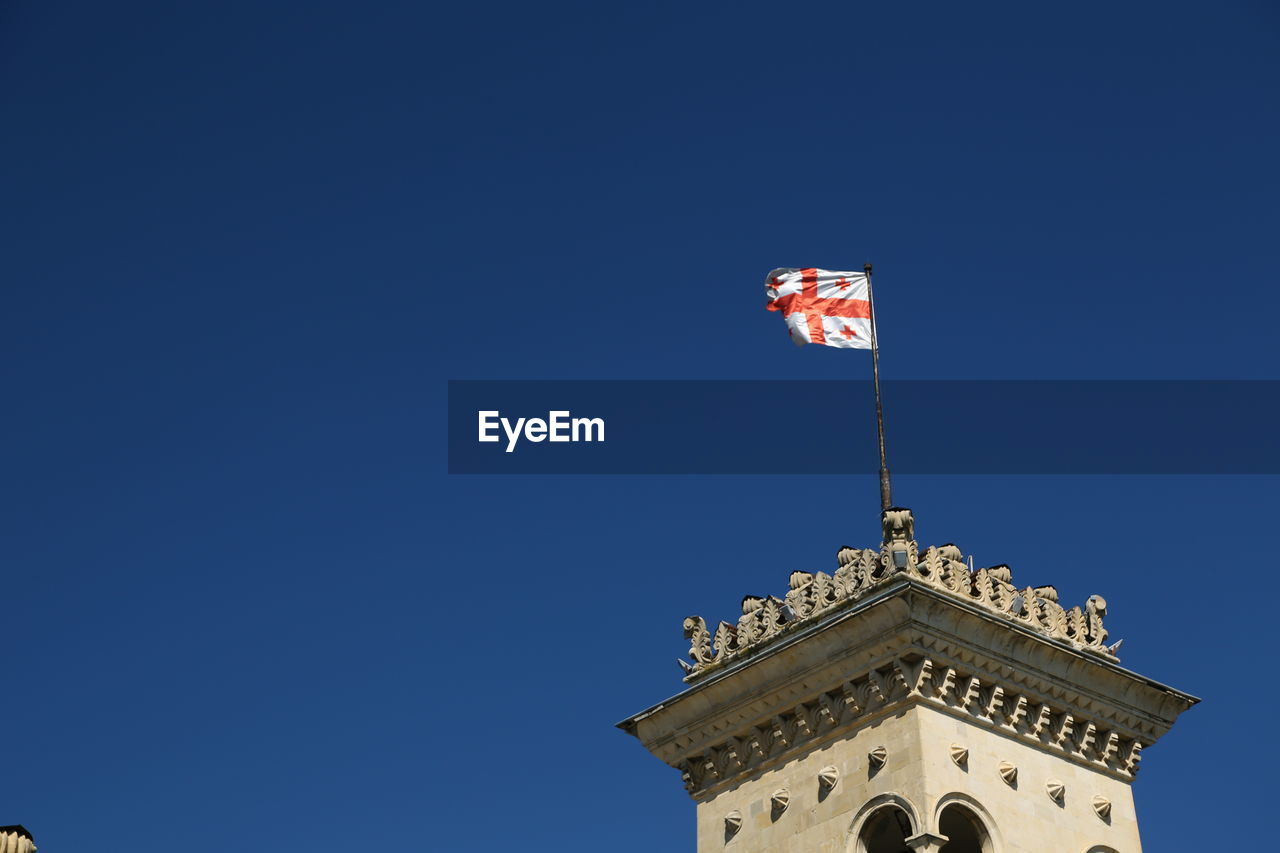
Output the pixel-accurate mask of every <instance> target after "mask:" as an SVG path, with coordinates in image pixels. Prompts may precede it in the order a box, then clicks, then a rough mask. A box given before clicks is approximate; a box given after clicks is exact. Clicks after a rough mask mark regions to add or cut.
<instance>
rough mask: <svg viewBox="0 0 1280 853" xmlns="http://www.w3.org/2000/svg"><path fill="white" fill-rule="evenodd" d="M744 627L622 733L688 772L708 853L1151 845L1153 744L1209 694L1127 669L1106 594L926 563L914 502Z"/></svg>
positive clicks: (1118, 852) (697, 649)
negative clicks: (1144, 841)
mask: <svg viewBox="0 0 1280 853" xmlns="http://www.w3.org/2000/svg"><path fill="white" fill-rule="evenodd" d="M882 521H883V527H884V541H883V543H882V545H881V547H880V548H879V549H878V550H857V549H853V548H843V549H841V550H840V552H839V554H838V555H837V561H838V563H839V567H838V568H837V569H836V571H835V573H834V574H832V575H827V574H825V573H823V572H817V573H815V574H810V573H808V572H794V573H792V575H791V582H790V590H789V591H788V592H787V593H786V595H785V596H784V597H783V598H777V597H774V596H769V597H767V598H756V597H747V598H746V599H744V600H743V603H742V616H741V618H740V619H738V621H737V624H729V623H727V622H721V623H720V625H719V627H718V628H716V629H715V631H714V632H712V631H710V630H709V629H708V628H707V625H706V623H705V622H704V621H703V620H702V619H701V618H700V617H696V616H693V617H690V618H688V619H686V620H685V622H684V632H685V637H686V638H688V639H689V640H690V641H691V647H690V649H689V654H690V656H691V658H692V660H693V663H692V665H690V664H685V663H683V662H682V666H684V667H685V671H686V676H685V681H686V682H687V683H688V688H687V689H686V690H684V691H683V692H682V693H679V694H678V695H676V696H675V697H673V698H671V699H668V700H667V701H665V702H662V703H661V704H658V705H655V706H653V707H652V708H650V709H648V710H647V711H642V712H641V713H639V714H636V715H635V716H634V717H631V718H630V719H628V720H626V721H624V722H622V723H620V724H619V726H620V728H622V729H623V730H625V731H627V732H629V733H631V734H633V735H635V736H636V737H637V738H639V740H640V742H641V743H643V744H644V746H645V748H646V749H648V750H649V751H650V752H652V753H653V754H654V755H656V756H657V757H658V758H660V759H662V760H663V761H664V762H666V763H667V764H669V765H671V766H672V767H675V768H676V769H678V770H679V771H680V773H681V775H682V776H683V778H684V783H685V787H686V789H687V790H688V792H689V794H690V795H691V796H692V797H693V799H694V800H695V801H696V803H697V815H698V820H697V825H698V851H699V853H721V852H722V851H723V853H757V851H785V853H903V851H913V850H915V851H941V853H979V852H980V851H981V853H1139V851H1140V850H1141V842H1140V841H1139V836H1138V821H1137V816H1136V815H1135V814H1134V805H1133V795H1132V792H1131V790H1130V785H1131V784H1132V782H1133V778H1134V774H1135V773H1137V771H1138V761H1139V758H1140V757H1141V754H1142V750H1143V749H1145V748H1146V747H1148V746H1150V745H1151V744H1153V743H1155V741H1156V740H1157V739H1159V738H1160V736H1161V735H1163V734H1164V733H1165V732H1166V731H1168V730H1169V728H1170V726H1172V725H1173V722H1174V720H1175V719H1176V718H1177V716H1178V715H1179V714H1180V713H1182V712H1183V711H1185V710H1186V709H1188V708H1190V707H1191V706H1192V705H1193V704H1195V703H1196V702H1197V701H1198V700H1197V699H1195V698H1194V697H1192V696H1189V695H1187V694H1186V693H1182V692H1179V691H1177V690H1174V689H1173V688H1171V687H1166V686H1164V685H1162V684H1159V683H1157V682H1154V681H1152V680H1150V679H1148V678H1144V677H1142V676H1140V675H1137V674H1135V673H1133V672H1130V671H1128V670H1126V669H1124V668H1122V667H1121V666H1120V665H1119V662H1118V659H1117V657H1116V654H1115V652H1116V648H1117V647H1118V645H1119V644H1118V643H1116V644H1114V645H1112V646H1108V645H1107V631H1106V629H1105V628H1104V627H1103V617H1104V616H1105V614H1106V602H1105V601H1104V600H1103V599H1102V598H1100V597H1098V596H1096V595H1095V596H1092V597H1091V598H1090V599H1089V600H1088V602H1087V603H1086V604H1085V606H1084V607H1083V608H1080V607H1072V608H1071V609H1069V610H1068V609H1065V608H1064V607H1063V606H1062V605H1060V604H1059V603H1058V596H1057V593H1056V591H1055V590H1054V589H1053V587H1050V586H1042V587H1034V588H1033V587H1026V588H1024V589H1019V588H1018V587H1017V586H1015V585H1014V582H1013V578H1012V576H1011V573H1010V570H1009V568H1008V567H1007V566H994V567H991V568H983V569H978V570H977V571H971V570H970V568H969V566H968V565H966V563H965V559H964V557H963V556H962V554H961V552H960V549H959V548H957V547H956V546H954V545H943V546H941V547H931V548H928V549H926V550H924V551H921V550H920V549H919V547H918V546H917V544H916V542H915V532H914V521H913V519H912V516H911V512H910V510H906V509H890V510H887V511H886V512H884V514H883V517H882Z"/></svg>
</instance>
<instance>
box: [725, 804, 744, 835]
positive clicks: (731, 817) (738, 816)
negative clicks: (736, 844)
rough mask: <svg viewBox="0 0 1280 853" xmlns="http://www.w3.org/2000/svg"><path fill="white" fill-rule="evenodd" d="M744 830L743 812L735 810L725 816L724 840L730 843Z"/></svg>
mask: <svg viewBox="0 0 1280 853" xmlns="http://www.w3.org/2000/svg"><path fill="white" fill-rule="evenodd" d="M740 829H742V812H740V811H738V810H737V809H734V810H733V811H731V812H729V813H728V814H727V815H725V816H724V840H725V841H728V840H729V839H730V838H733V837H734V836H735V835H737V834H738V830H740Z"/></svg>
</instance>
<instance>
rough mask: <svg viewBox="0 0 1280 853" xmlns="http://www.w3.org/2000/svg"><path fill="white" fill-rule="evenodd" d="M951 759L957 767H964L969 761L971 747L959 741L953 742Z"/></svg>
mask: <svg viewBox="0 0 1280 853" xmlns="http://www.w3.org/2000/svg"><path fill="white" fill-rule="evenodd" d="M951 760H952V761H954V762H955V763H956V766H957V767H964V766H965V764H966V763H968V761H969V748H968V747H967V746H961V745H960V744H958V743H953V744H951Z"/></svg>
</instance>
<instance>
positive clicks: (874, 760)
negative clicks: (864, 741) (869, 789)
mask: <svg viewBox="0 0 1280 853" xmlns="http://www.w3.org/2000/svg"><path fill="white" fill-rule="evenodd" d="M888 760H889V750H887V749H885V748H884V747H883V746H877V747H876V748H875V749H873V750H871V751H870V752H868V753H867V761H868V762H870V763H871V767H872V769H874V770H879V769H880V768H881V767H884V765H885V762H886V761H888Z"/></svg>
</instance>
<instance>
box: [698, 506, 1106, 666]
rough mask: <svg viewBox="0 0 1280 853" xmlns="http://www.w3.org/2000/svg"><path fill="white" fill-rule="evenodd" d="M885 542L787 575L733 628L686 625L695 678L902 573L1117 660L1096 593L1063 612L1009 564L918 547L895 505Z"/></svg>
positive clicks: (906, 514)
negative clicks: (781, 588)
mask: <svg viewBox="0 0 1280 853" xmlns="http://www.w3.org/2000/svg"><path fill="white" fill-rule="evenodd" d="M881 522H882V525H883V528H884V541H883V543H881V546H880V548H879V549H871V548H868V549H857V548H848V547H845V548H841V549H840V550H839V552H838V553H837V554H836V562H837V563H838V564H839V567H838V568H837V569H836V571H835V573H834V574H830V575H829V574H827V573H826V572H801V571H797V572H792V573H791V577H790V579H789V583H788V586H789V587H790V589H789V590H788V592H787V594H786V597H785V599H783V598H777V597H775V596H772V595H768V596H757V595H749V596H746V597H745V598H743V600H742V615H741V617H739V619H738V621H737V623H736V624H732V623H729V622H721V623H720V624H719V626H718V627H717V628H716V629H715V631H714V632H713V631H711V629H710V628H709V627H708V626H707V623H706V621H705V620H703V619H702V617H700V616H690V617H689V618H687V619H685V620H684V636H685V639H686V640H689V657H690V659H691V660H692V661H693V664H692V666H690V665H688V664H682V669H683V670H684V671H685V673H686V675H685V680H686V681H693V680H696V679H697V678H699V677H700V676H701V675H703V674H704V673H706V672H709V671H711V670H713V669H716V668H717V667H720V666H722V665H724V664H726V663H728V662H729V661H731V660H733V659H734V658H737V657H740V656H742V655H744V654H747V653H749V652H750V651H752V650H754V649H755V648H757V647H759V646H761V645H764V644H766V643H769V642H772V641H773V639H774V638H775V637H778V636H780V635H782V634H785V633H788V632H789V631H791V630H792V629H793V628H795V627H797V626H798V625H801V624H803V623H805V622H808V621H809V620H812V619H815V618H817V617H819V616H821V615H824V614H826V613H828V612H830V611H832V610H834V609H837V608H840V607H843V606H845V605H849V604H851V603H852V602H854V601H856V600H858V599H860V598H862V597H863V596H864V595H866V594H868V593H869V592H870V591H871V590H872V589H874V588H875V587H877V586H878V585H880V584H882V583H884V582H886V581H888V580H891V579H893V578H896V577H899V576H901V575H906V576H908V577H910V578H912V579H913V580H916V581H919V582H923V583H926V584H929V585H930V586H933V587H937V588H938V589H942V590H945V591H946V592H947V593H948V594H950V595H953V596H955V597H957V598H962V599H965V600H966V601H970V602H973V603H976V604H978V605H980V606H982V607H984V608H986V609H987V610H990V611H992V612H994V613H997V614H999V615H1000V616H1002V617H1003V618H1005V619H1008V620H1010V621H1013V622H1017V623H1018V624H1020V625H1023V626H1025V627H1029V628H1031V629H1032V630H1035V631H1037V632H1039V633H1041V634H1044V635H1046V636H1049V637H1052V638H1054V639H1056V640H1061V641H1062V642H1065V643H1067V644H1069V645H1071V646H1072V647H1074V648H1077V649H1080V650H1082V651H1086V652H1090V653H1092V654H1096V655H1099V656H1101V657H1104V658H1107V659H1109V660H1116V659H1117V658H1116V655H1115V651H1116V649H1118V648H1119V644H1115V645H1112V646H1108V645H1106V639H1107V629H1106V628H1104V627H1103V624H1102V619H1103V617H1104V616H1106V615H1107V602H1106V600H1105V599H1104V598H1102V596H1099V595H1093V596H1090V597H1089V600H1088V601H1086V602H1085V606H1084V607H1083V608H1080V607H1072V608H1071V609H1070V610H1067V609H1065V608H1063V606H1062V605H1061V604H1059V603H1058V592H1057V590H1056V589H1054V588H1053V587H1052V586H1038V587H1026V588H1024V589H1018V588H1017V587H1016V586H1014V584H1013V573H1012V571H1011V570H1010V569H1009V567H1008V566H1005V565H997V566H991V567H990V568H985V569H978V570H976V571H974V572H970V571H969V567H968V565H967V564H966V562H965V559H964V556H963V554H962V553H961V551H960V549H959V548H958V547H956V546H955V545H952V544H947V545H942V546H940V547H930V548H926V549H925V550H924V551H921V550H920V547H919V545H918V544H917V543H916V540H915V519H914V518H913V517H912V515H911V510H908V509H899V508H893V509H889V510H886V511H885V512H884V514H883V515H882V517H881Z"/></svg>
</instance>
